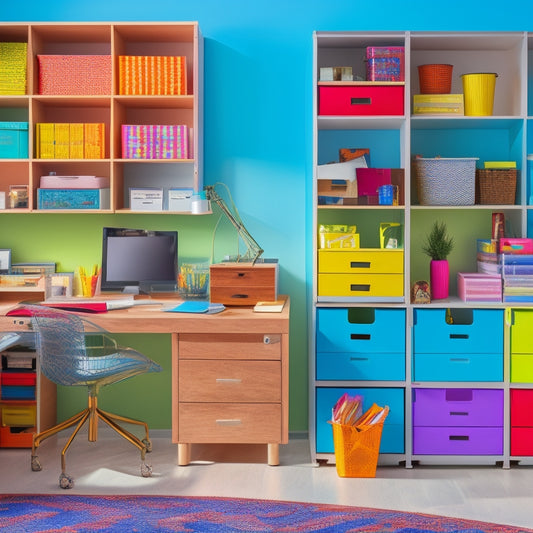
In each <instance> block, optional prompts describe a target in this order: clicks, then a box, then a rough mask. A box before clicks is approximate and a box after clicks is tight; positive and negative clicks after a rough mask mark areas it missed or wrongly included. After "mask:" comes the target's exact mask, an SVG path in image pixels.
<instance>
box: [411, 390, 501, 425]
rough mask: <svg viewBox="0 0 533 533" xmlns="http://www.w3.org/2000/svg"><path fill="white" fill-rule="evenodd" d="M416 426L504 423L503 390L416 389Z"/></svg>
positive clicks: (414, 399)
mask: <svg viewBox="0 0 533 533" xmlns="http://www.w3.org/2000/svg"><path fill="white" fill-rule="evenodd" d="M413 426H450V427H465V426H472V427H479V426H496V427H502V426H503V390H496V389H414V390H413Z"/></svg>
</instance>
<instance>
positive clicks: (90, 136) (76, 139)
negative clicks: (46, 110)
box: [35, 122, 105, 159]
mask: <svg viewBox="0 0 533 533" xmlns="http://www.w3.org/2000/svg"><path fill="white" fill-rule="evenodd" d="M35 137H36V142H35V151H36V157H37V158H39V159H104V158H105V124H103V123H72V124H71V123H54V122H39V123H37V124H36V125H35Z"/></svg>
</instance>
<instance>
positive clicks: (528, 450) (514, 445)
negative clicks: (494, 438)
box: [511, 427, 533, 455]
mask: <svg viewBox="0 0 533 533" xmlns="http://www.w3.org/2000/svg"><path fill="white" fill-rule="evenodd" d="M511 455H533V427H530V428H523V427H512V428H511Z"/></svg>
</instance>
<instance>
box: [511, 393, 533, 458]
mask: <svg viewBox="0 0 533 533" xmlns="http://www.w3.org/2000/svg"><path fill="white" fill-rule="evenodd" d="M510 403H511V455H515V456H516V455H533V390H531V389H511V390H510Z"/></svg>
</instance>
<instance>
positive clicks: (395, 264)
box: [318, 248, 403, 274]
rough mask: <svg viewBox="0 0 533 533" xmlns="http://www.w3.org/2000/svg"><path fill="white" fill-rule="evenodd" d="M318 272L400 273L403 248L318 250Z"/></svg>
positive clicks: (401, 271) (401, 270)
mask: <svg viewBox="0 0 533 533" xmlns="http://www.w3.org/2000/svg"><path fill="white" fill-rule="evenodd" d="M318 272H319V274H327V273H329V274H369V273H370V274H402V273H403V250H386V249H384V250H375V249H368V248H367V249H360V250H349V249H338V250H319V251H318Z"/></svg>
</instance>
